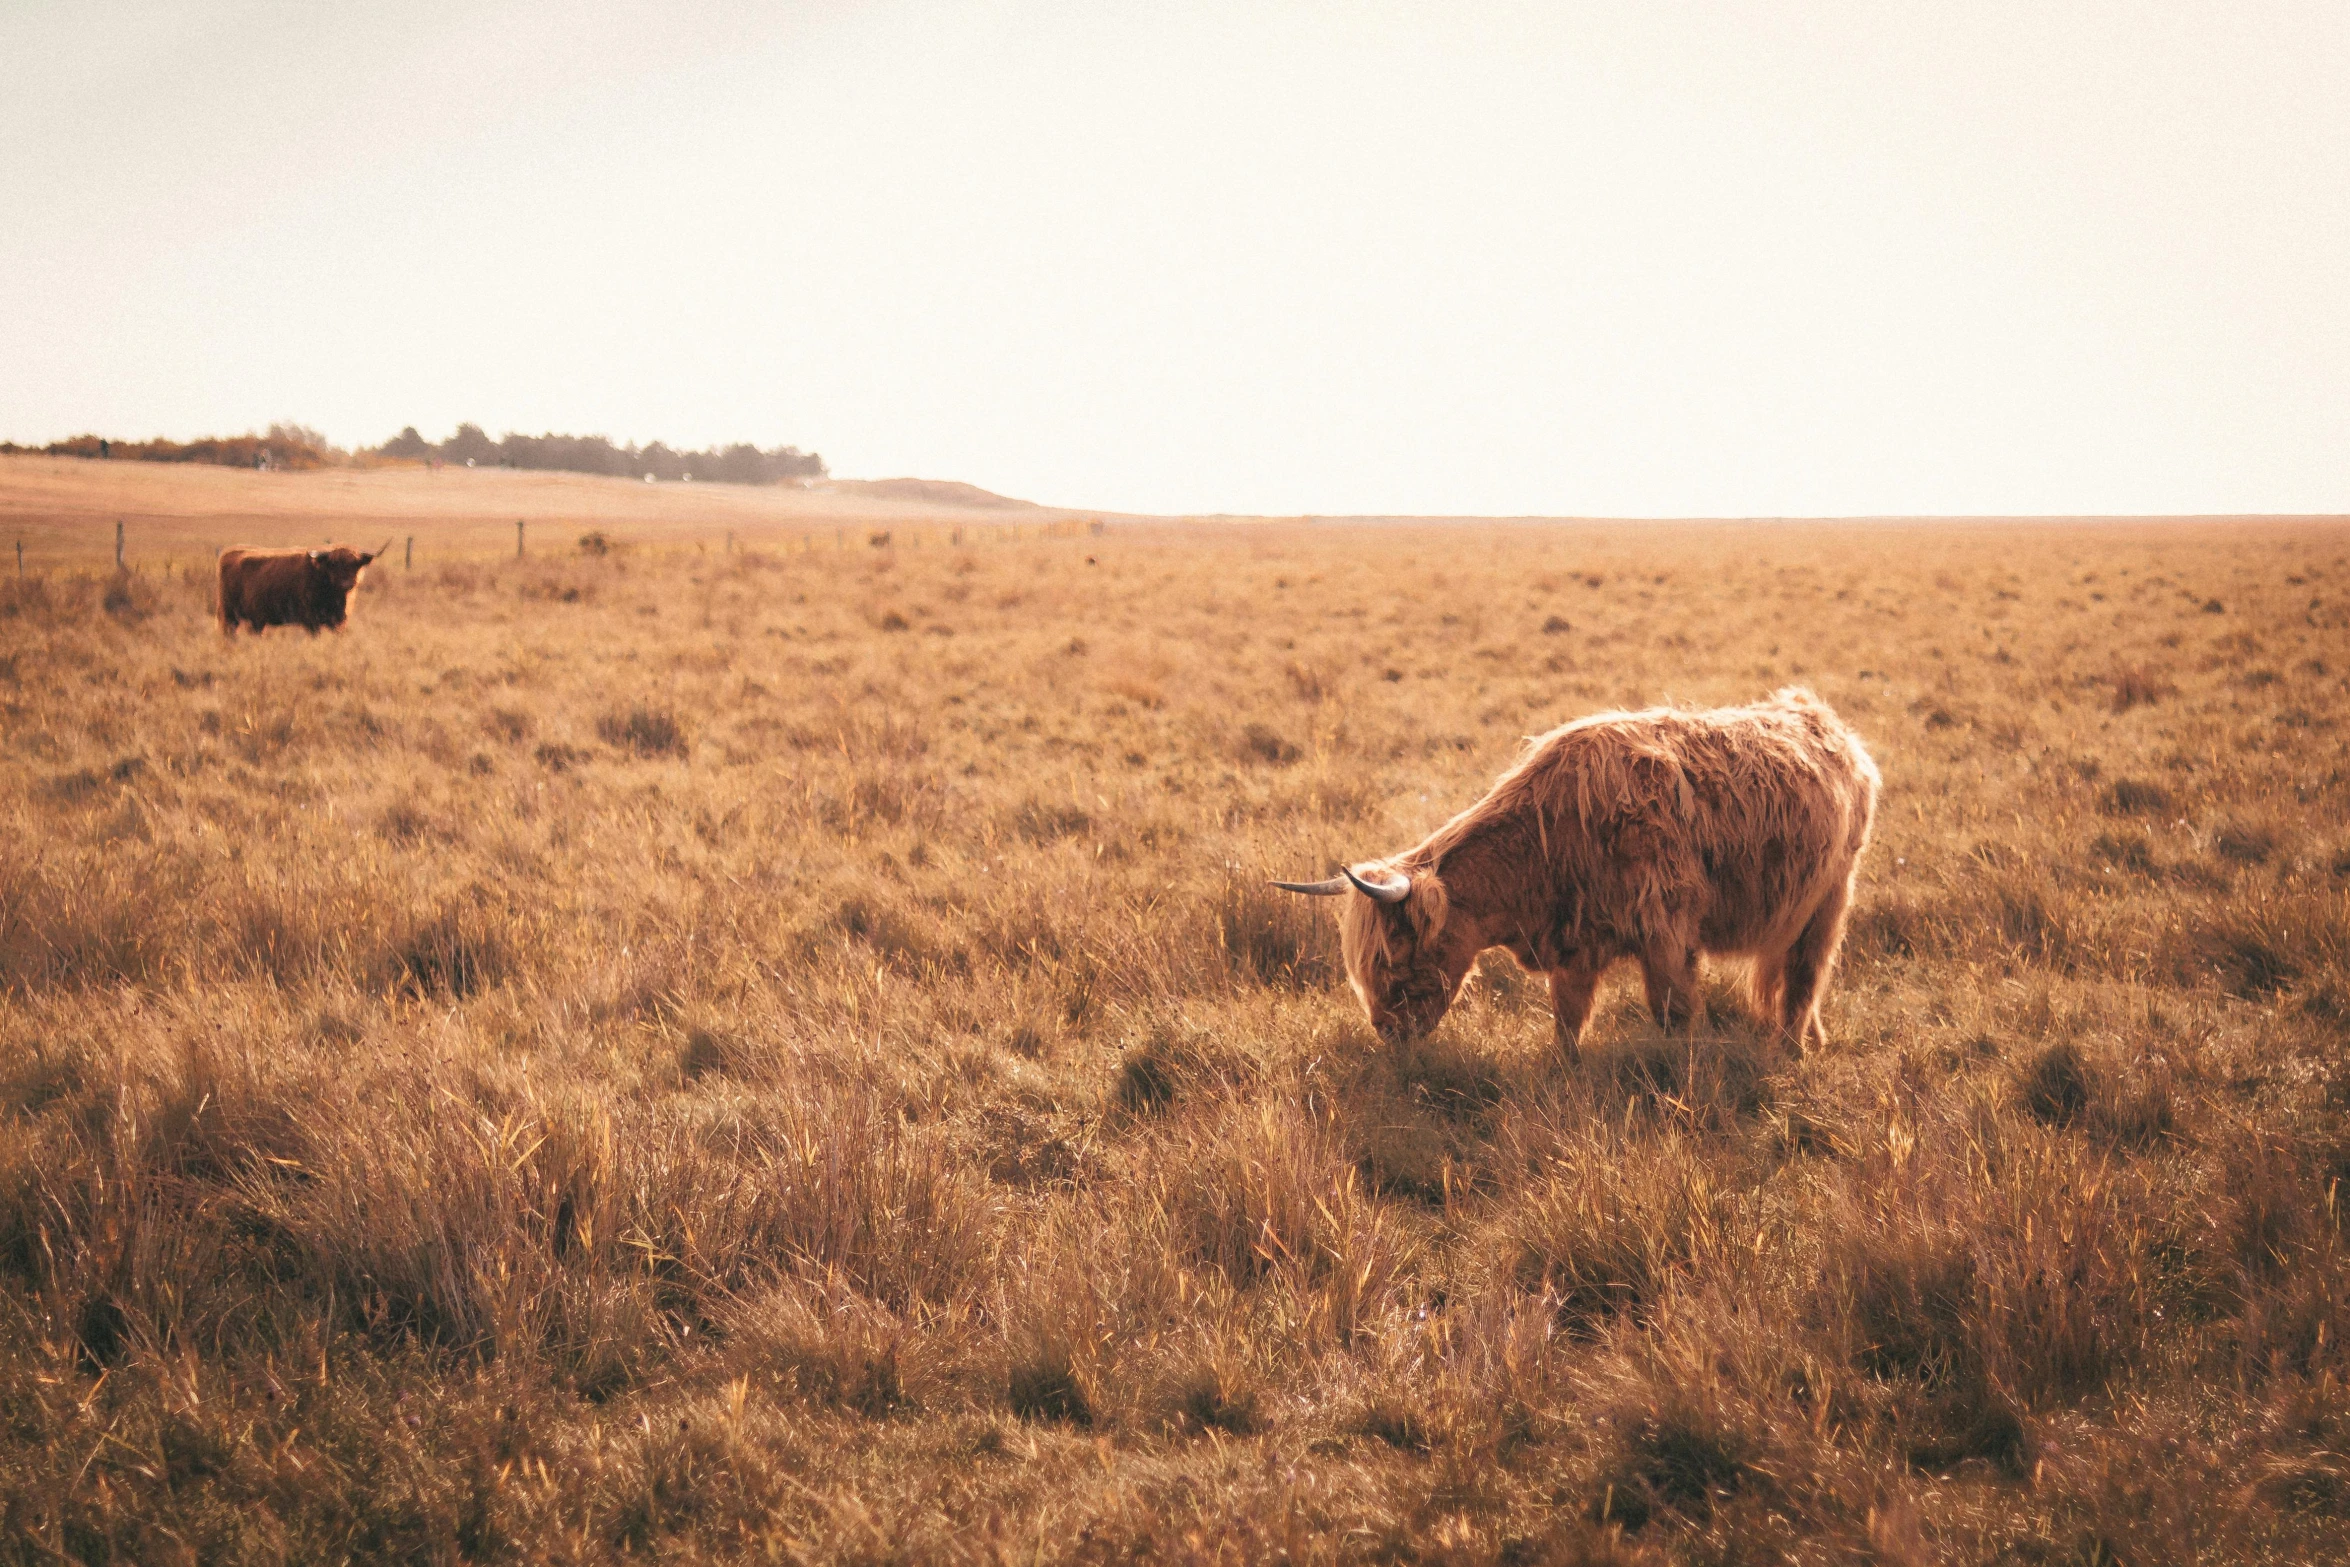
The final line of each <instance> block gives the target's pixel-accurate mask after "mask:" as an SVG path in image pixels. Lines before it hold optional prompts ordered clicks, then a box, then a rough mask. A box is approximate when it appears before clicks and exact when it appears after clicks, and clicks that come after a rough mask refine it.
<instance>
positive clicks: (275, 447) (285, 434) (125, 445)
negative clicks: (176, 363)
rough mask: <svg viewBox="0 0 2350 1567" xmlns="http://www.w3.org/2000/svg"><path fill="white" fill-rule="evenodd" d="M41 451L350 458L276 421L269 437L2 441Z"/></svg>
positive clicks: (256, 460) (248, 460) (309, 432)
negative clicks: (38, 443) (26, 443)
mask: <svg viewBox="0 0 2350 1567" xmlns="http://www.w3.org/2000/svg"><path fill="white" fill-rule="evenodd" d="M27 452H33V453H39V454H40V455H42V456H46V457H101V458H108V459H111V460H114V461H119V462H201V463H215V464H218V465H220V466H222V467H226V468H325V467H328V466H331V465H333V464H336V463H344V462H349V461H350V460H351V454H350V453H348V452H345V451H342V450H339V449H338V448H337V447H335V446H334V445H333V443H331V442H329V441H328V440H327V438H326V437H325V436H323V435H321V434H319V433H318V432H317V431H316V430H313V429H311V428H310V427H309V426H307V425H300V424H273V425H271V426H270V427H269V433H268V434H267V435H251V434H247V435H202V436H198V437H197V438H196V439H195V440H192V441H167V440H164V439H163V438H162V437H161V436H157V437H156V438H155V439H154V440H152V441H117V440H114V439H112V438H110V437H107V436H103V435H76V436H73V437H71V438H69V439H67V440H63V441H51V442H50V443H49V444H48V445H46V446H19V445H17V444H16V443H15V442H14V441H0V453H9V454H19V453H27Z"/></svg>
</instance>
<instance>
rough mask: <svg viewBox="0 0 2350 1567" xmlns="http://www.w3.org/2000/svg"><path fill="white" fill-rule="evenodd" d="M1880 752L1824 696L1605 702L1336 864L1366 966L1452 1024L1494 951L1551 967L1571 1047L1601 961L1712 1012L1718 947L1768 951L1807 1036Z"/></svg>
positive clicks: (1763, 998)
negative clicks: (1706, 984)
mask: <svg viewBox="0 0 2350 1567" xmlns="http://www.w3.org/2000/svg"><path fill="white" fill-rule="evenodd" d="M1877 785H1878V779H1877V768H1876V764H1875V763H1874V762H1872V761H1870V760H1869V754H1868V752H1867V750H1865V749H1864V748H1863V747H1862V745H1861V743H1860V737H1859V736H1858V735H1856V734H1854V733H1853V732H1852V731H1851V730H1850V729H1847V728H1846V727H1845V726H1844V724H1843V722H1842V721H1841V720H1840V719H1838V718H1837V717H1836V715H1835V714H1834V713H1833V712H1831V711H1830V710H1829V708H1828V706H1827V704H1826V703H1824V702H1822V701H1821V700H1820V699H1819V698H1818V697H1816V696H1814V695H1812V693H1811V692H1809V691H1806V690H1802V689H1800V688H1795V687H1790V688H1788V689H1786V690H1783V691H1781V692H1779V693H1778V694H1777V695H1775V696H1773V697H1772V698H1771V699H1770V700H1769V701H1767V702H1759V703H1756V704H1755V705H1754V706H1752V707H1730V708H1719V709H1715V710H1713V711H1710V712H1691V711H1685V710H1682V709H1678V708H1666V707H1659V708H1650V709H1648V710H1647V711H1645V712H1639V713H1600V714H1597V715H1595V716H1593V717H1590V718H1583V719H1578V720H1576V721H1575V722H1574V723H1571V724H1567V725H1565V726H1564V727H1562V728H1558V729H1554V730H1552V731H1551V732H1550V733H1549V734H1546V735H1543V736H1541V737H1539V738H1538V739H1536V740H1535V741H1534V743H1533V745H1532V747H1531V748H1530V749H1529V750H1528V751H1527V752H1526V754H1525V755H1524V756H1523V757H1522V758H1520V759H1519V761H1518V763H1517V765H1516V766H1514V767H1512V768H1511V769H1510V770H1509V771H1508V772H1506V773H1504V774H1503V775H1502V776H1501V778H1500V779H1499V780H1498V781H1497V782H1496V783H1495V784H1494V786H1493V788H1492V789H1491V790H1490V791H1488V792H1487V794H1486V796H1485V798H1484V799H1482V800H1480V801H1478V802H1477V803H1476V804H1475V805H1472V806H1471V807H1469V808H1468V809H1467V810H1465V811H1463V812H1462V813H1461V814H1460V815H1458V816H1456V817H1454V818H1453V819H1452V820H1451V821H1449V822H1447V823H1445V824H1444V825H1443V826H1442V827H1439V828H1438V829H1437V830H1436V831H1435V832H1433V833H1431V834H1429V836H1428V837H1427V839H1426V840H1425V841H1423V842H1422V843H1421V844H1420V845H1419V846H1418V847H1417V848H1413V849H1407V850H1405V851H1404V852H1403V853H1402V854H1399V855H1396V856H1394V857H1393V858H1391V859H1387V860H1374V861H1367V862H1364V863H1361V864H1357V865H1355V866H1352V867H1350V868H1348V869H1347V870H1346V871H1345V872H1344V873H1343V874H1341V875H1339V876H1334V877H1332V878H1331V879H1330V880H1328V881H1325V882H1310V883H1306V882H1276V883H1274V885H1275V886H1278V887H1283V888H1286V889H1287V890H1289V891H1291V892H1303V893H1311V894H1314V895H1316V896H1322V897H1345V898H1346V899H1347V902H1346V906H1345V907H1344V908H1342V909H1341V910H1340V911H1339V930H1340V936H1341V939H1342V942H1343V945H1344V948H1345V952H1346V972H1347V977H1348V978H1349V979H1350V980H1351V981H1352V982H1353V984H1354V988H1355V992H1356V994H1358V995H1359V996H1361V997H1362V1000H1363V1005H1364V1007H1365V1008H1366V1009H1367V1010H1368V1011H1369V1012H1370V1014H1371V1024H1372V1026H1373V1027H1374V1028H1376V1029H1377V1030H1378V1031H1379V1033H1380V1036H1381V1037H1382V1038H1384V1039H1386V1040H1388V1041H1390V1042H1391V1043H1392V1042H1396V1041H1400V1040H1406V1039H1411V1038H1415V1037H1417V1036H1419V1035H1421V1034H1424V1033H1426V1032H1427V1031H1428V1030H1429V1029H1431V1028H1434V1027H1435V1026H1436V1023H1437V1020H1438V1019H1440V1018H1441V1017H1443V1016H1444V1012H1445V1009H1446V1008H1447V1007H1449V1006H1451V1005H1452V1001H1453V997H1454V996H1455V995H1456V994H1457V993H1458V992H1459V990H1460V986H1461V981H1462V980H1463V979H1464V978H1466V977H1467V975H1468V972H1469V970H1470V968H1471V966H1472V965H1474V964H1475V962H1476V961H1477V954H1479V953H1480V952H1482V951H1484V950H1485V949H1486V948H1488V947H1504V948H1507V949H1508V950H1509V952H1510V954H1511V955H1512V956H1513V957H1515V958H1516V959H1517V960H1518V962H1519V963H1521V964H1522V965H1524V966H1525V967H1526V968H1527V969H1528V970H1529V971H1535V970H1539V971H1541V972H1544V973H1547V974H1548V975H1549V976H1550V999H1551V1009H1552V1013H1553V1016H1554V1018H1555V1020H1556V1024H1557V1029H1558V1039H1559V1043H1560V1045H1561V1046H1562V1047H1563V1048H1565V1049H1566V1050H1568V1051H1569V1052H1570V1053H1571V1052H1572V1051H1573V1050H1574V1049H1575V1047H1576V1045H1577V1044H1578V1043H1579V1041H1580V1040H1581V1039H1582V1035H1583V1024H1584V1021H1585V1020H1586V1019H1587V1018H1588V1017H1589V1016H1590V1015H1591V997H1592V992H1593V991H1594V990H1595V989H1596V988H1597V987H1598V984H1599V977H1600V974H1601V973H1602V972H1603V971H1604V970H1605V969H1606V968H1607V966H1608V965H1609V964H1611V963H1613V962H1614V961H1615V960H1616V959H1618V958H1624V957H1630V958H1637V959H1638V960H1639V961H1640V965H1641V969H1642V971H1643V973H1644V974H1645V976H1646V978H1647V981H1648V1004H1649V1008H1650V1010H1651V1011H1653V1012H1654V1013H1655V1014H1656V1017H1657V1020H1658V1021H1659V1022H1660V1023H1664V1024H1666V1025H1668V1026H1669V1025H1670V1024H1671V1023H1672V1022H1673V1020H1674V1019H1676V1018H1694V1016H1695V1014H1696V1008H1697V960H1698V954H1699V953H1700V952H1710V953H1717V954H1724V955H1731V954H1746V955H1751V956H1752V957H1753V958H1754V992H1753V993H1754V1001H1755V1005H1756V1008H1757V1009H1758V1010H1759V1011H1760V1012H1761V1013H1762V1015H1763V1017H1764V1018H1765V1020H1766V1021H1768V1022H1770V1023H1772V1024H1775V1025H1776V1026H1777V1028H1778V1029H1779V1030H1780V1033H1781V1037H1782V1039H1783V1040H1784V1041H1785V1042H1786V1043H1787V1044H1788V1045H1789V1046H1790V1047H1792V1048H1793V1049H1795V1050H1797V1051H1798V1052H1800V1051H1801V1050H1802V1048H1803V1047H1804V1046H1805V1045H1807V1044H1821V1043H1825V1042H1826V1038H1827V1035H1826V1032H1825V1030H1824V1029H1823V1028H1822V1027H1821V1025H1820V1015H1819V1000H1820V992H1821V990H1822V988H1823V987H1824V986H1825V984H1826V982H1827V979H1828V974H1829V970H1830V969H1831V967H1832V966H1833V965H1834V963H1835V960H1836V947H1837V944H1838V942H1839V941H1841V940H1842V938H1843V933H1844V913H1845V909H1846V907H1847V905H1848V904H1849V903H1850V902H1851V898H1852V881H1853V875H1854V870H1855V867H1856V866H1857V865H1858V864H1859V861H1860V854H1861V850H1862V849H1863V848H1865V847H1866V846H1867V844H1868V839H1869V824H1870V822H1871V820H1872V819H1873V818H1874V816H1875V814H1876V804H1877Z"/></svg>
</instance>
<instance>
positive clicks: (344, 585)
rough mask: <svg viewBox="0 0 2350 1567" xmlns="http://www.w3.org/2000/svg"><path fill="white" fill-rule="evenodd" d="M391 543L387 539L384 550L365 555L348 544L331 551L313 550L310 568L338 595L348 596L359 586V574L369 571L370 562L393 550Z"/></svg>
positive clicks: (376, 550) (372, 551) (370, 551)
mask: <svg viewBox="0 0 2350 1567" xmlns="http://www.w3.org/2000/svg"><path fill="white" fill-rule="evenodd" d="M391 543H392V541H391V540H389V539H386V540H384V542H383V546H382V548H379V549H372V550H369V551H368V552H367V553H366V554H364V555H362V554H360V553H359V552H358V551H357V550H355V549H353V548H351V547H350V546H349V545H347V544H338V545H336V546H335V547H334V548H333V549H331V550H312V551H311V552H310V568H311V570H312V572H313V573H315V574H316V575H317V576H319V577H321V578H323V579H324V581H325V585H326V586H327V587H329V588H331V589H333V590H334V592H335V593H336V594H338V595H341V594H347V593H349V592H350V591H351V590H352V589H353V588H355V587H357V586H358V585H359V573H361V572H363V571H365V570H366V569H367V564H368V562H370V561H372V560H374V559H375V557H376V556H378V555H381V554H382V553H383V552H384V550H386V549H389V548H391Z"/></svg>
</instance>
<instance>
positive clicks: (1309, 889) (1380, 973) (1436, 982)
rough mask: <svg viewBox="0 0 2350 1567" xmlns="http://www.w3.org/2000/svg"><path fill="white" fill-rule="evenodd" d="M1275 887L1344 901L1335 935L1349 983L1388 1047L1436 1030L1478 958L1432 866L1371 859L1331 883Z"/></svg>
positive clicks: (1470, 936)
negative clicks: (1452, 914) (1413, 866)
mask: <svg viewBox="0 0 2350 1567" xmlns="http://www.w3.org/2000/svg"><path fill="white" fill-rule="evenodd" d="M1273 885H1274V886H1276V887H1279V888H1282V889H1283V890H1285V891H1288V892H1302V893H1304V894H1306V895H1307V896H1308V897H1315V898H1344V899H1345V900H1346V902H1345V903H1344V904H1343V905H1341V906H1340V908H1339V911H1338V936H1339V944H1340V946H1341V948H1342V949H1343V950H1344V952H1345V954H1346V977H1347V981H1348V982H1349V983H1350V984H1352V985H1353V986H1354V990H1355V994H1356V995H1357V996H1359V997H1361V998H1362V1002H1363V1010H1364V1011H1366V1012H1368V1013H1369V1014H1370V1015H1371V1026H1372V1027H1373V1028H1375V1029H1377V1030H1378V1031H1379V1037H1380V1038H1381V1039H1384V1040H1386V1041H1387V1042H1388V1043H1389V1044H1400V1043H1403V1042H1404V1041H1406V1040H1412V1039H1417V1038H1419V1037H1420V1036H1421V1035H1423V1034H1425V1033H1427V1032H1428V1031H1429V1030H1430V1029H1432V1028H1434V1027H1435V1026H1436V1025H1437V1023H1438V1022H1439V1021H1440V1020H1441V1019H1442V1018H1443V1016H1444V1014H1445V1011H1446V1009H1447V1008H1449V1007H1450V1006H1451V1005H1452V1002H1453V997H1455V996H1457V995H1459V994H1460V989H1461V981H1462V980H1464V979H1466V978H1468V975H1469V970H1470V969H1471V968H1472V967H1473V966H1475V964H1476V962H1477V949H1478V946H1479V943H1478V941H1477V940H1476V938H1475V936H1474V935H1473V934H1472V933H1471V932H1469V931H1468V930H1467V929H1466V928H1465V922H1463V921H1460V920H1454V919H1449V918H1447V916H1448V915H1449V914H1450V912H1451V905H1450V903H1449V901H1448V900H1447V898H1446V896H1445V891H1444V881H1443V879H1442V878H1441V877H1439V876H1438V875H1437V874H1436V873H1435V872H1434V871H1432V870H1426V869H1416V870H1408V869H1404V868H1402V867H1399V866H1394V865H1388V864H1384V863H1382V862H1379V861H1376V860H1369V861H1365V862H1363V863H1362V864H1359V865H1350V866H1348V867H1347V868H1346V869H1345V870H1343V871H1341V872H1340V873H1339V874H1338V875H1336V876H1333V877H1331V878H1330V879H1329V880H1328V881H1311V882H1300V881H1277V882H1275V883H1273Z"/></svg>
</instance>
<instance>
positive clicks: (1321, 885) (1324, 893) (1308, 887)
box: [1273, 876, 1347, 898]
mask: <svg viewBox="0 0 2350 1567" xmlns="http://www.w3.org/2000/svg"><path fill="white" fill-rule="evenodd" d="M1273 885H1274V886H1276V887H1279V888H1280V889H1281V890H1282V891H1283V892H1302V893H1304V894H1305V895H1306V896H1307V897H1309V898H1335V897H1338V896H1339V895H1341V894H1342V893H1344V892H1345V891H1346V888H1347V880H1346V878H1345V877H1344V876H1333V877H1331V878H1330V879H1329V880H1328V881H1277V882H1275V883H1273Z"/></svg>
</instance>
